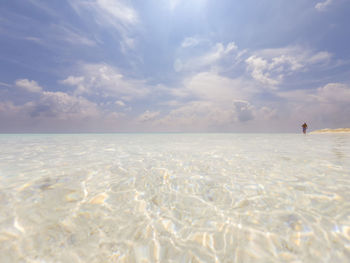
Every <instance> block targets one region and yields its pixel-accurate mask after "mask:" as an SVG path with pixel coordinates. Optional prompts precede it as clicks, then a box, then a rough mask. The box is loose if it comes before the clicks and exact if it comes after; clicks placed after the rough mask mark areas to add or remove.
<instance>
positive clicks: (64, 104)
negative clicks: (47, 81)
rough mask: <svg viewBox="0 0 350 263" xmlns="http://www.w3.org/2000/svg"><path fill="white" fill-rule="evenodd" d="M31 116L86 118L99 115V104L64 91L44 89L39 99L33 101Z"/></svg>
mask: <svg viewBox="0 0 350 263" xmlns="http://www.w3.org/2000/svg"><path fill="white" fill-rule="evenodd" d="M29 112H30V115H31V117H47V118H56V119H61V120H72V119H85V118H88V117H96V116H98V115H99V110H98V108H97V105H96V104H95V103H93V102H90V101H88V100H87V99H85V98H83V97H75V96H71V95H69V94H67V93H64V92H59V91H57V92H50V91H44V92H43V93H42V94H41V96H40V98H39V100H38V101H36V102H33V103H32V105H31V110H30V111H29Z"/></svg>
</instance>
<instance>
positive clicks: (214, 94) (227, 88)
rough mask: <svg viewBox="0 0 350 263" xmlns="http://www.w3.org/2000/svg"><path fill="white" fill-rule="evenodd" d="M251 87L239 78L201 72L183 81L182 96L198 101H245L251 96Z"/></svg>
mask: <svg viewBox="0 0 350 263" xmlns="http://www.w3.org/2000/svg"><path fill="white" fill-rule="evenodd" d="M253 89H254V88H253V87H252V86H251V84H250V83H249V82H246V81H245V80H243V79H241V78H236V79H232V78H228V77H224V76H221V75H219V74H217V73H215V72H210V71H209V72H201V73H198V74H195V75H193V76H191V77H189V78H187V79H186V80H185V81H184V87H183V94H186V93H187V94H188V96H194V97H196V98H198V99H203V100H208V101H217V102H221V103H222V102H225V101H226V102H227V101H232V100H234V99H246V98H247V97H249V96H250V94H252V92H254V91H253Z"/></svg>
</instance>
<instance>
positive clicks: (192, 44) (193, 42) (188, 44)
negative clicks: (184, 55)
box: [181, 37, 202, 48]
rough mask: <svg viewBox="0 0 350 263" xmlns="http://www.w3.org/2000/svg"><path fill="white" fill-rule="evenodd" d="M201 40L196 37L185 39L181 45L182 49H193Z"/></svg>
mask: <svg viewBox="0 0 350 263" xmlns="http://www.w3.org/2000/svg"><path fill="white" fill-rule="evenodd" d="M201 41H202V40H201V39H199V38H197V37H186V38H185V39H184V40H183V41H182V43H181V47H182V48H188V47H195V46H197V45H198V44H199V43H200V42H201Z"/></svg>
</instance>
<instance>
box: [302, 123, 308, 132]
mask: <svg viewBox="0 0 350 263" xmlns="http://www.w3.org/2000/svg"><path fill="white" fill-rule="evenodd" d="M301 127H303V133H304V134H306V129H307V124H306V122H304V124H303V125H301Z"/></svg>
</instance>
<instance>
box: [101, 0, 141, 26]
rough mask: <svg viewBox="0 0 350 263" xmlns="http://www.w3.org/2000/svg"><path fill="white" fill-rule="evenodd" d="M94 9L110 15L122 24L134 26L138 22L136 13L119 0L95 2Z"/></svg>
mask: <svg viewBox="0 0 350 263" xmlns="http://www.w3.org/2000/svg"><path fill="white" fill-rule="evenodd" d="M95 7H98V8H100V9H101V10H103V11H104V12H106V13H108V14H110V15H111V16H112V17H113V18H114V19H118V20H119V21H121V22H122V23H123V24H135V23H137V22H138V15H137V12H136V11H135V10H134V9H133V8H132V7H130V6H128V5H126V4H125V3H124V2H123V1H120V0H96V1H95Z"/></svg>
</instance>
